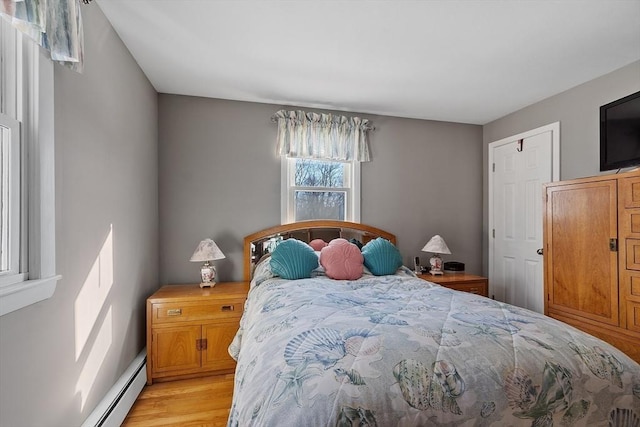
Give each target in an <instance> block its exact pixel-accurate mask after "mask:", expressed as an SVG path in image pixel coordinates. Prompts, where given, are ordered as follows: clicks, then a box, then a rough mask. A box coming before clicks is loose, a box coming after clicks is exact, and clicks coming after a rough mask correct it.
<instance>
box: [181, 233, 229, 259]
mask: <svg viewBox="0 0 640 427" xmlns="http://www.w3.org/2000/svg"><path fill="white" fill-rule="evenodd" d="M223 258H225V256H224V254H223V253H222V251H221V250H220V248H219V247H218V245H216V242H214V241H213V240H211V239H204V240H203V241H201V242H200V244H199V245H198V247H197V248H196V251H195V252H194V253H193V255H191V259H190V260H189V261H193V262H203V261H213V260H216V259H223Z"/></svg>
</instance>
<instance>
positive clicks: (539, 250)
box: [536, 248, 544, 255]
mask: <svg viewBox="0 0 640 427" xmlns="http://www.w3.org/2000/svg"><path fill="white" fill-rule="evenodd" d="M536 253H537V254H538V255H542V254H544V249H543V248H540V249H538V250H537V251H536Z"/></svg>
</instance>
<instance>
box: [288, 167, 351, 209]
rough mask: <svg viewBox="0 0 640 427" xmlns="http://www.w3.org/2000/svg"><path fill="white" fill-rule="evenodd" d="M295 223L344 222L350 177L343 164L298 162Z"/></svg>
mask: <svg viewBox="0 0 640 427" xmlns="http://www.w3.org/2000/svg"><path fill="white" fill-rule="evenodd" d="M294 161H295V184H294V187H293V190H294V199H295V221H302V220H309V219H334V220H340V221H344V219H345V216H346V208H347V193H348V192H349V188H348V179H346V178H348V177H345V169H348V168H349V165H348V164H346V163H342V162H333V161H321V160H310V159H295V160H294Z"/></svg>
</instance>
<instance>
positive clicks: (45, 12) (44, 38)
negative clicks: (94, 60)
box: [0, 0, 84, 72]
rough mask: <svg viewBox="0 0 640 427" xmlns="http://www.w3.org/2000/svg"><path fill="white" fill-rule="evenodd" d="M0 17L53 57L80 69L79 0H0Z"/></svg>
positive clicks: (82, 43) (80, 27) (76, 69)
mask: <svg viewBox="0 0 640 427" xmlns="http://www.w3.org/2000/svg"><path fill="white" fill-rule="evenodd" d="M0 16H2V17H3V18H5V19H7V20H9V22H11V23H12V24H13V26H15V27H16V28H17V29H18V30H20V31H21V32H22V33H24V34H26V35H27V36H29V37H30V38H32V39H33V40H34V41H35V42H36V43H38V44H39V45H40V46H42V47H43V48H44V49H46V50H47V51H49V52H50V53H51V59H52V60H54V61H58V62H60V63H62V64H64V65H66V66H67V67H69V68H71V69H73V70H75V71H79V72H81V71H82V56H83V50H84V37H83V32H82V16H81V14H80V2H79V0H0Z"/></svg>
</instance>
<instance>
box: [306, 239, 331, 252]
mask: <svg viewBox="0 0 640 427" xmlns="http://www.w3.org/2000/svg"><path fill="white" fill-rule="evenodd" d="M327 245H328V243H327V242H325V241H324V240H322V239H313V240H312V241H310V242H309V246H311V247H312V248H313V250H314V251H316V252H319V251H321V250H322V248H324V247H326V246H327Z"/></svg>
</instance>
